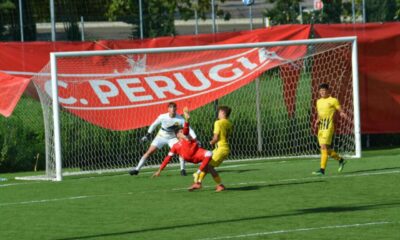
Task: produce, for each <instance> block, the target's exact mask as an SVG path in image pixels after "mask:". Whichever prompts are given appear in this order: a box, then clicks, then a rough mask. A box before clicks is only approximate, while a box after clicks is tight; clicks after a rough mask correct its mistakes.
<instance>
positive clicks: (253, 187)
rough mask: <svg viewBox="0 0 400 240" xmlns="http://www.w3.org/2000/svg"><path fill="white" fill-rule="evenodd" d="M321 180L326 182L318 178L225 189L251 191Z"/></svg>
mask: <svg viewBox="0 0 400 240" xmlns="http://www.w3.org/2000/svg"><path fill="white" fill-rule="evenodd" d="M321 182H326V181H323V180H319V181H304V182H291V183H276V184H257V185H253V186H243V187H229V186H227V190H229V191H252V190H258V189H261V188H267V187H282V186H292V185H303V184H310V183H321Z"/></svg>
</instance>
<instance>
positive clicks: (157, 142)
mask: <svg viewBox="0 0 400 240" xmlns="http://www.w3.org/2000/svg"><path fill="white" fill-rule="evenodd" d="M178 141H179V140H178V139H177V138H176V137H175V138H165V137H160V136H156V137H155V138H154V139H153V141H152V142H151V145H152V146H155V147H156V148H158V149H161V148H162V147H164V146H165V145H167V144H168V146H169V148H172V146H174V144H175V143H177V142H178Z"/></svg>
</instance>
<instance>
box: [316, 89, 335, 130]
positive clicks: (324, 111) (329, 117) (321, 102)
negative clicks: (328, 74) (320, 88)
mask: <svg viewBox="0 0 400 240" xmlns="http://www.w3.org/2000/svg"><path fill="white" fill-rule="evenodd" d="M339 109H340V103H339V100H337V99H336V98H334V97H327V98H320V99H318V100H317V112H318V120H319V130H324V129H329V128H332V127H333V126H334V125H333V116H334V115H335V112H336V110H339Z"/></svg>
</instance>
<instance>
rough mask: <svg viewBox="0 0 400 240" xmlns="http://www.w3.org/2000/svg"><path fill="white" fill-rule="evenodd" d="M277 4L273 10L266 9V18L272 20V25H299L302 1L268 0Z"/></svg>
mask: <svg viewBox="0 0 400 240" xmlns="http://www.w3.org/2000/svg"><path fill="white" fill-rule="evenodd" d="M268 2H270V3H275V5H274V7H273V8H272V9H266V10H265V11H264V16H266V17H269V18H270V19H271V24H272V25H278V24H294V23H299V19H298V18H299V15H300V12H299V11H300V10H299V4H300V3H301V2H302V0H289V1H286V0H268Z"/></svg>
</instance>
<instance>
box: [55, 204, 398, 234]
mask: <svg viewBox="0 0 400 240" xmlns="http://www.w3.org/2000/svg"><path fill="white" fill-rule="evenodd" d="M399 206H400V202H393V203H377V204H366V205H356V206H330V207H319V208H306V209H299V210H295V211H291V212H287V213H282V214H273V215H261V216H252V217H244V218H234V219H225V220H215V221H207V222H197V223H190V224H181V225H173V226H163V227H154V228H145V229H138V230H131V231H121V232H110V233H99V234H93V235H85V236H74V237H66V238H58V239H57V240H73V239H91V238H106V237H118V236H120V237H121V236H123V235H131V234H140V233H146V232H157V231H165V230H172V229H174V230H176V229H180V228H190V227H201V226H206V225H216V224H229V223H235V222H242V221H254V220H267V219H274V218H285V217H296V216H303V215H308V214H320V213H343V212H356V211H368V210H375V209H384V208H399ZM132 237H133V236H132Z"/></svg>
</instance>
